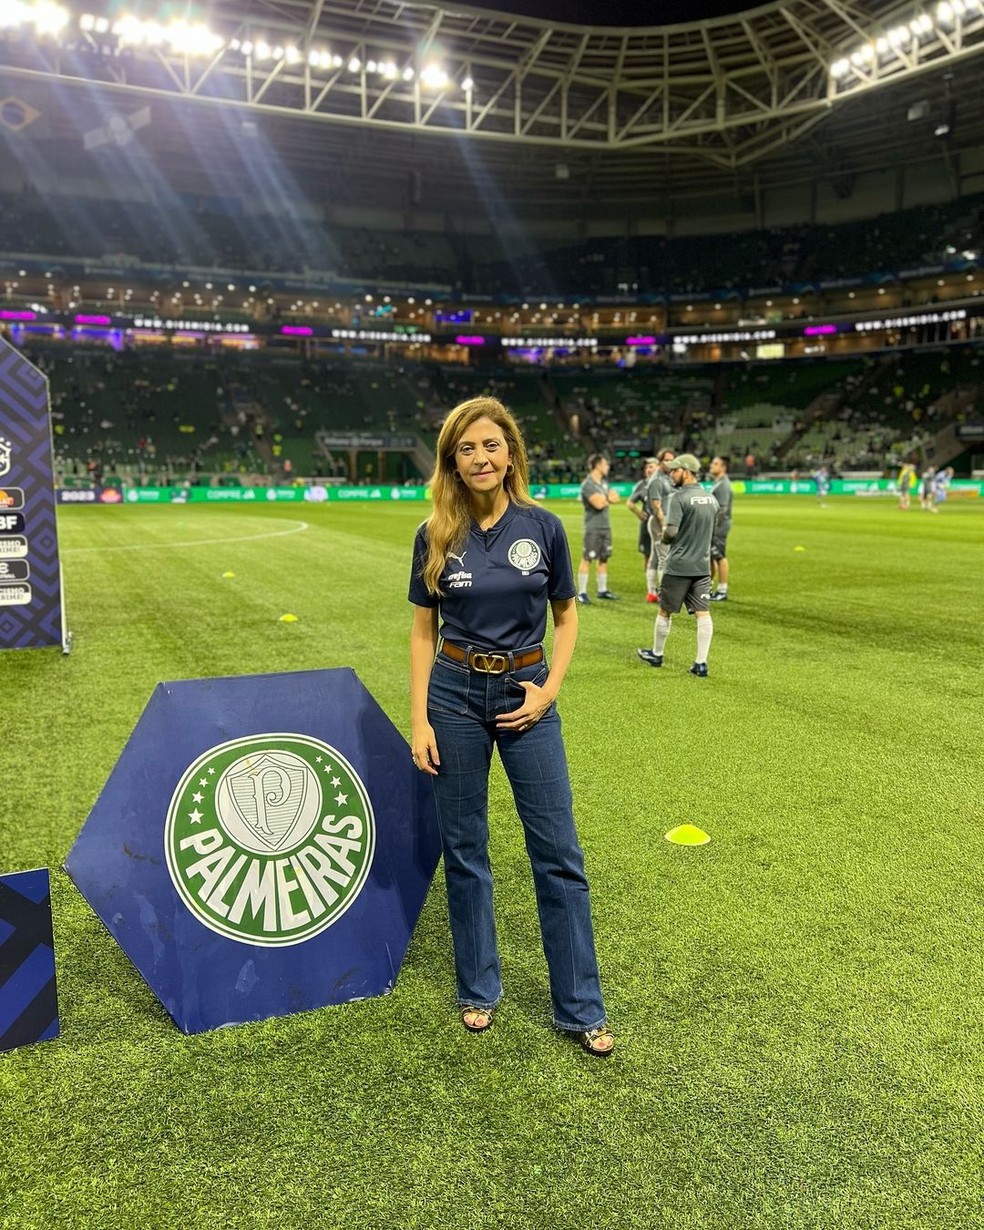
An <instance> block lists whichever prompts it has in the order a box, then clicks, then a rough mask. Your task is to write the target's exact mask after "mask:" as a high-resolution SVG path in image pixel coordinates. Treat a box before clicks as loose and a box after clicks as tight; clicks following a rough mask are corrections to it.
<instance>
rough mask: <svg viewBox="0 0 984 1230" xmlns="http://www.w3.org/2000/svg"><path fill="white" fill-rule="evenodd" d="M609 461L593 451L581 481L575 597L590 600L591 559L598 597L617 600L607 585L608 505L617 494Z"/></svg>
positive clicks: (615, 500) (613, 500)
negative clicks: (580, 541)
mask: <svg viewBox="0 0 984 1230" xmlns="http://www.w3.org/2000/svg"><path fill="white" fill-rule="evenodd" d="M610 468H611V464H610V462H609V460H608V458H607V457H606V456H605V454H604V453H592V455H591V456H590V457H589V458H588V477H587V478H586V479H585V480H584V482H583V483H582V484H581V503H582V504H583V505H584V550H583V552H582V558H581V566H580V568H579V569H578V570H577V600H578V602H583V603H586V602H590V601H591V599H590V598H589V597H588V578H589V576H590V575H591V564H592V562H594V563H596V564H597V568H596V571H595V584H596V586H597V592H598V597H599V598H607V599H608V600H609V601H611V602H617V601H618V594H613V593H612V592H611V590H610V589H609V588H608V561H609V559H610V558H611V554H612V525H611V519H610V518H609V515H608V506H609V505H610V504H617V503H618V502H619V499H620V496H619V494H618V492H617V491H612V490H611V488H610V487H609V486H608V471H609V469H610Z"/></svg>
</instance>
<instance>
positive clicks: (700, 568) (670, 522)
mask: <svg viewBox="0 0 984 1230" xmlns="http://www.w3.org/2000/svg"><path fill="white" fill-rule="evenodd" d="M669 464H670V467H671V468H670V478H671V480H672V482H673V486H674V487H675V488H676V490H675V491H674V494H673V499H672V500H671V501H670V507H669V511H668V512H667V514H666V523H665V525H664V527H663V541H664V542H666V543H668V544H669V547H670V553H669V555H668V557H667V560H666V568H665V569H664V570H663V580H662V583H661V584H660V587H659V601H660V610H659V614H658V615H657V616H656V623H655V627H654V629H653V647H652V649H640V650H638V654H639V657H640V658H641V659H642V660H643V662H648V663H649V665H650V666H662V665H663V647H664V645H665V644H666V638H667V637H668V636H669V635H670V625H671V623H672V617H673V616H674V615H676V614H677V612H678V611H679V610H680V608H681V607H682V606H683V605H684V603H686V607H687V610H688V611H689V612H690V614H691V615H693V616H694V617H695V619H696V623H697V655H696V657H695V659H694V664H693V666H691V667H690V673H691V675H697V676H699V677H700V678H702V679H703V678H706V677H707V651H708V650H709V649H710V647H711V636H712V634H713V631H714V625H713V623H712V622H711V613H710V600H711V536H712V535H713V533H714V526H715V523H716V522H717V515H718V502H717V500H716V499H715V498H714V496H713V495H711V494H710V493H709V492H707V491H705V490H704V489H703V487H701V485H700V484H699V483H698V482H697V475H698V473H699V471H700V462H699V461H698V460H697V458H696V457H695V456H694V455H693V454H692V453H681V455H680V456H679V457H676V458H674V459H673V461H671V462H670V463H669Z"/></svg>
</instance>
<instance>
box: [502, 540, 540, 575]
mask: <svg viewBox="0 0 984 1230" xmlns="http://www.w3.org/2000/svg"><path fill="white" fill-rule="evenodd" d="M540 554H541V552H540V545H539V543H536V542H534V541H533V539H532V538H517V539H516V541H515V542H514V543H513V544H512V546H511V547H510V548H509V556H508V559H509V562H510V564H512V566H513V567H514V568H518V569H519V570H520V572H521V573H522V574H523V576H524V577H525V576H526V575H527V574H528V573H530V572H532V571H533V569H534V568H535V567H536V566H537V564H538V563H539V562H540Z"/></svg>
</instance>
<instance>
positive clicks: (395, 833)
mask: <svg viewBox="0 0 984 1230" xmlns="http://www.w3.org/2000/svg"><path fill="white" fill-rule="evenodd" d="M439 853H440V842H439V838H438V832H437V820H436V813H435V808H434V799H433V792H432V790H431V785H430V782H429V781H428V780H427V779H426V778H425V777H424V776H423V775H422V774H420V773H418V772H416V770H415V769H414V767H413V764H412V762H411V759H410V752H409V747H408V745H407V742H406V740H405V739H404V738H403V736H402V735H401V734H400V733H399V731H398V730H397V729H396V727H395V726H394V725H393V724H392V722H390V720H389V718H388V717H387V716H386V714H385V713H384V712H383V711H382V709H380V707H379V706H378V705H377V704H376V702H375V700H373V698H372V696H370V694H369V693H368V692H367V691H366V689H365V688H364V687H363V685H362V684H361V683H360V682H359V680H358V679H357V678H356V676H355V673H354V672H353V671H351V670H348V669H341V670H321V671H301V672H297V673H294V674H283V675H253V676H242V677H239V678H229V679H199V680H193V681H183V682H177V683H162V684H159V685H158V687H157V688H156V689H155V691H154V693H153V695H152V696H151V698H150V701H149V702H148V704H147V707H146V709H145V710H144V712H143V714H142V715H141V717H140V719H139V721H138V723H137V725H136V727H135V729H134V731H133V734H132V735H131V736H130V739H129V742H128V743H127V745H126V747H125V748H124V749H123V752H122V754H121V755H120V758H119V760H118V761H117V764H116V767H115V768H114V769H113V771H112V773H111V775H110V777H109V780H108V781H107V783H106V785H105V787H104V789H103V791H102V794H101V795H100V796H99V798H98V800H97V801H96V804H95V806H94V807H93V809H92V811H91V812H90V814H89V817H88V819H87V820H86V822H85V824H84V826H83V828H82V831H81V833H80V834H79V837H78V839H77V840H76V842H75V845H74V846H73V847H72V850H71V852H70V854H69V856H68V859H67V861H66V864H65V867H66V870H67V871H68V873H69V875H70V876H71V877H72V879H73V880H74V882H75V884H76V885H77V886H78V888H79V890H80V891H81V893H82V895H83V896H84V897H85V898H86V900H87V901H88V902H89V904H90V905H91V906H92V907H93V909H94V910H95V911H96V913H97V914H98V915H99V917H100V918H101V919H102V921H103V923H105V925H106V927H107V928H108V929H109V931H110V932H111V933H112V934H113V936H114V937H115V938H116V940H117V941H118V943H119V944H120V946H121V947H122V949H123V950H124V952H125V953H126V954H127V956H128V957H129V958H130V960H131V961H132V962H133V964H134V965H135V966H136V968H137V970H138V971H139V973H140V974H141V975H142V976H143V978H144V979H145V980H146V982H147V983H148V985H149V986H150V988H151V990H152V991H153V992H154V994H155V995H156V996H157V997H158V999H159V1000H160V1001H161V1003H162V1004H163V1006H164V1008H165V1009H166V1010H167V1012H168V1013H169V1014H170V1016H171V1017H172V1019H173V1020H174V1022H175V1023H176V1024H177V1025H178V1027H179V1028H180V1029H182V1030H184V1032H185V1033H198V1032H200V1031H202V1030H206V1029H216V1028H218V1027H219V1026H221V1025H230V1024H236V1023H240V1022H244V1021H258V1020H263V1019H265V1018H266V1017H271V1016H285V1015H287V1014H288V1013H292V1012H301V1011H304V1010H306V1009H311V1008H322V1007H325V1006H327V1005H329V1004H341V1003H346V1002H348V1001H350V1000H355V999H365V998H366V997H367V996H372V995H383V994H386V993H387V992H389V991H391V990H392V988H393V986H394V984H395V982H396V978H397V975H398V973H399V970H400V965H401V963H402V961H403V957H404V954H405V952H406V950H407V945H408V944H409V942H410V936H411V934H412V933H413V929H414V926H415V925H416V922H417V917H418V915H419V914H420V910H421V908H422V907H423V903H424V898H425V896H426V894H427V890H428V887H429V885H430V882H431V879H432V878H433V875H434V871H435V869H436V867H437V862H438V856H439Z"/></svg>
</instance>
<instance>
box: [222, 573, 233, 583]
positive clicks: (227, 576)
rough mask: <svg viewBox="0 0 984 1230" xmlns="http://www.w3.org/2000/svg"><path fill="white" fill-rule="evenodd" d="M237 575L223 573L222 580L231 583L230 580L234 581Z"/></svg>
mask: <svg viewBox="0 0 984 1230" xmlns="http://www.w3.org/2000/svg"><path fill="white" fill-rule="evenodd" d="M235 575H236V574H235V573H234V572H223V574H222V580H223V581H229V580H231V579H232V578H233V577H234V576H235Z"/></svg>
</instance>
